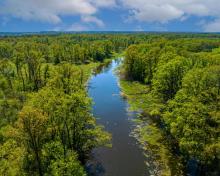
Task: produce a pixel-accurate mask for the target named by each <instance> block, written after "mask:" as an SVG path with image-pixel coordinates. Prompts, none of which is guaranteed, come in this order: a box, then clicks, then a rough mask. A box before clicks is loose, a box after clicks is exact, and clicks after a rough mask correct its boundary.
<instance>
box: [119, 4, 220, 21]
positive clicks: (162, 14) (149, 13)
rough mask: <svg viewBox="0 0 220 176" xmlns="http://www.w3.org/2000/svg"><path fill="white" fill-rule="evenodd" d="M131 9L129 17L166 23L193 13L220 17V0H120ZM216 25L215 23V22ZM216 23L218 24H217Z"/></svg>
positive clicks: (201, 15) (183, 18)
mask: <svg viewBox="0 0 220 176" xmlns="http://www.w3.org/2000/svg"><path fill="white" fill-rule="evenodd" d="M120 1H121V3H122V4H123V6H124V7H125V8H127V9H129V10H130V12H131V14H130V16H129V17H128V18H129V19H131V18H132V19H133V20H138V21H142V22H159V23H165V22H169V21H171V20H180V21H181V20H185V19H186V18H188V17H190V16H191V15H194V16H198V17H214V18H216V19H220V5H219V0H120ZM213 25H214V24H213ZM215 25H216V24H215Z"/></svg>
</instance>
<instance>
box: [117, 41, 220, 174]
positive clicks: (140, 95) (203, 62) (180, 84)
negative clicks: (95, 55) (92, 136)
mask: <svg viewBox="0 0 220 176" xmlns="http://www.w3.org/2000/svg"><path fill="white" fill-rule="evenodd" d="M120 72H121V73H120V74H121V77H122V81H121V87H122V89H123V92H124V94H125V95H124V96H125V97H127V98H128V99H129V102H130V103H131V104H132V108H133V110H139V111H140V112H141V113H140V118H139V120H138V122H137V123H139V125H140V126H141V127H140V126H139V128H137V129H136V133H137V135H138V136H139V142H140V143H141V144H142V147H143V148H144V149H145V150H148V151H149V150H150V151H151V157H153V158H154V159H157V160H159V162H158V163H157V164H156V167H157V168H159V170H161V172H160V174H161V175H186V174H187V173H190V171H189V167H190V164H192V163H195V165H196V170H197V171H196V173H197V175H219V174H220V171H219V166H220V162H219V159H220V158H219V157H220V141H219V132H220V128H219V122H220V121H219V120H220V40H219V39H217V38H212V39H210V38H209V37H207V38H206V39H204V38H197V39H192V38H176V39H175V38H172V39H169V38H164V39H161V38H159V39H157V40H155V41H151V42H146V43H142V44H137V45H132V46H130V47H129V48H128V49H127V50H126V54H125V59H124V62H123V65H122V67H121V70H120ZM149 118H150V119H151V120H149ZM149 124H150V125H149ZM177 163H179V164H177Z"/></svg>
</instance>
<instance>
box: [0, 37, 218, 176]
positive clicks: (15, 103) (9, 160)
mask: <svg viewBox="0 0 220 176" xmlns="http://www.w3.org/2000/svg"><path fill="white" fill-rule="evenodd" d="M125 50H126V52H125V58H124V61H123V65H122V68H121V73H122V74H123V76H124V78H125V80H126V81H130V82H132V83H135V84H136V83H137V82H138V86H141V88H140V90H141V92H142V93H141V97H140V98H143V99H142V100H141V102H138V103H139V105H138V106H137V107H138V108H141V109H142V111H143V116H144V114H147V116H146V117H148V116H151V117H152V118H154V119H157V122H156V123H155V124H154V127H151V132H152V131H154V132H157V133H160V134H161V135H160V136H159V137H158V135H157V136H154V137H155V140H157V139H158V141H163V140H161V138H166V139H168V140H167V141H169V142H167V143H169V146H172V147H171V148H169V150H170V151H172V152H173V153H175V154H176V155H178V157H179V158H181V159H180V162H182V163H184V164H185V166H186V165H187V162H188V161H189V160H196V161H197V162H198V163H199V165H200V172H201V175H202V174H206V173H208V174H212V175H215V174H218V172H219V171H218V169H219V163H220V162H219V159H220V157H219V156H220V141H219V132H220V131H219V130H220V128H219V122H220V35H218V34H193V33H192V34H187V33H182V34H181V33H179V34H178V33H173V34H171V33H161V34H159V33H98V34H89V33H88V34H82V33H80V34H62V33H61V34H59V33H58V34H55V35H39V34H35V35H22V36H2V37H1V38H0V166H1V167H0V175H12V176H16V175H17V176H20V175H40V176H43V175H44V176H47V175H54V176H55V175H68V176H69V175H75V176H84V175H86V171H85V167H84V166H85V162H86V160H87V158H88V156H89V154H90V152H91V150H92V149H94V148H96V147H98V146H108V145H110V140H111V135H110V134H109V133H107V132H105V131H104V129H103V127H102V126H100V125H98V124H97V123H96V119H95V118H94V117H93V115H92V114H91V104H92V102H91V99H90V98H89V97H88V94H87V90H86V84H87V81H88V79H89V77H90V76H91V74H92V70H94V69H95V68H96V67H98V66H99V65H100V64H101V63H103V62H105V60H106V59H107V58H111V57H112V56H113V55H114V53H122V52H124V51H125ZM136 90H138V89H136ZM139 96H140V95H139ZM136 97H138V96H137V95H136ZM146 117H144V118H146ZM158 119H159V120H158ZM143 124H145V123H144V122H143ZM161 126H163V128H162V127H161ZM161 131H162V132H161ZM148 132H149V128H147V127H146V126H145V125H144V126H143V128H142V129H141V130H140V137H141V142H142V144H146V143H150V141H149V138H148V137H147V136H146V134H147V133H148ZM151 134H153V133H151ZM152 145H153V144H152ZM160 148H161V149H163V146H162V145H161V146H160ZM164 151H165V149H164ZM165 153H166V152H165ZM170 159H171V158H170ZM167 160H169V159H167ZM131 162H132V161H131ZM166 162H169V161H166ZM166 162H165V164H166ZM162 165H164V163H163V164H162ZM162 167H163V166H162ZM168 170H169V169H168ZM182 171H183V172H185V168H183V169H182ZM182 171H181V172H178V173H182ZM164 173H165V172H164ZM166 173H168V175H178V174H174V172H173V171H172V169H171V171H169V172H166ZM175 173H176V172H175ZM164 175H165V174H164Z"/></svg>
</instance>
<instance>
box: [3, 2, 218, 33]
mask: <svg viewBox="0 0 220 176" xmlns="http://www.w3.org/2000/svg"><path fill="white" fill-rule="evenodd" d="M40 31H163V32H166V31H168V32H220V0H0V32H40Z"/></svg>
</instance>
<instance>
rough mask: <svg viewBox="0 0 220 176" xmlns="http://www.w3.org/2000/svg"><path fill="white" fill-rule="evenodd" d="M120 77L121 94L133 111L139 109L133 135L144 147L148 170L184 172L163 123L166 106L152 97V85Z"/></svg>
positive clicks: (176, 173)
mask: <svg viewBox="0 0 220 176" xmlns="http://www.w3.org/2000/svg"><path fill="white" fill-rule="evenodd" d="M119 72H120V70H119ZM119 74H120V73H119ZM120 77H121V79H120V82H119V85H120V88H121V95H122V96H123V97H124V98H125V99H126V100H127V101H128V103H129V105H130V111H135V112H139V113H138V118H137V119H135V120H134V121H135V123H136V128H135V129H134V130H133V132H132V136H134V137H135V138H136V139H137V140H138V142H139V144H140V146H141V148H142V149H143V150H144V154H145V156H146V158H147V159H146V167H147V169H148V170H149V171H150V173H151V175H160V176H161V175H162V176H170V175H178V176H181V175H183V165H182V161H181V158H180V157H179V156H178V155H177V154H175V153H174V152H173V151H172V150H173V148H172V146H171V143H172V141H171V139H170V138H169V136H167V134H166V132H165V130H164V129H163V125H162V123H161V122H160V118H159V111H160V108H162V106H164V105H163V104H161V103H160V102H158V101H157V100H156V99H154V98H153V97H152V96H151V94H150V87H149V86H146V85H144V84H141V83H138V82H132V81H127V80H125V79H124V78H123V75H121V76H120Z"/></svg>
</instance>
